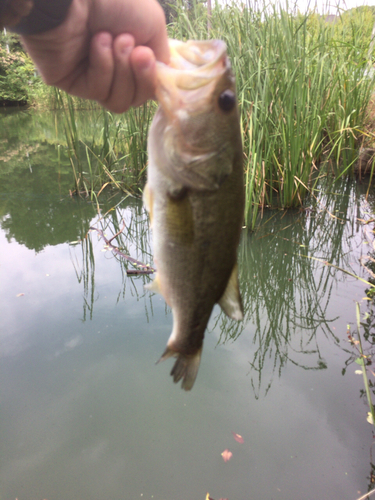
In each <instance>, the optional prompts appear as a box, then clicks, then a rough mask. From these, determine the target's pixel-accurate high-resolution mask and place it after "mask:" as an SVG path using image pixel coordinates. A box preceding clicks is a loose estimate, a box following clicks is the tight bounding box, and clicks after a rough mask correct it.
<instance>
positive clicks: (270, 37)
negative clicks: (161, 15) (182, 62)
mask: <svg viewBox="0 0 375 500" xmlns="http://www.w3.org/2000/svg"><path fill="white" fill-rule="evenodd" d="M173 9H174V11H175V15H174V16H173V19H172V22H171V23H170V25H169V27H168V29H169V36H170V37H171V38H178V39H181V40H184V39H205V38H207V36H208V37H209V38H221V39H223V40H225V42H226V43H227V46H228V52H229V55H230V58H231V61H232V66H233V69H234V72H235V75H236V80H237V91H238V99H239V104H240V108H241V115H242V130H243V142H244V173H245V189H246V207H245V224H246V226H248V227H250V228H254V227H255V223H256V220H257V215H258V212H259V210H263V208H264V207H266V206H271V207H275V206H280V207H282V208H287V207H296V206H300V205H302V204H303V203H304V200H305V197H306V196H307V195H308V194H309V193H311V192H312V190H313V189H314V186H315V184H316V182H317V179H319V175H315V174H316V173H317V172H318V173H319V174H320V175H328V174H333V175H334V176H335V177H336V178H337V179H339V178H340V177H342V176H344V175H353V172H354V165H355V163H356V161H357V158H358V152H359V147H360V146H361V145H362V144H363V143H364V142H365V140H367V139H368V137H369V136H370V135H371V137H372V138H373V134H366V132H365V122H366V110H367V108H368V104H369V101H370V98H371V94H372V91H373V89H374V81H373V78H370V75H371V72H370V69H371V67H370V63H369V62H368V57H367V55H368V54H367V52H368V48H369V44H370V33H369V32H368V31H369V28H368V23H369V21H368V19H369V16H368V15H367V14H366V15H363V13H359V14H358V15H357V16H356V14H355V12H354V13H353V12H352V13H351V14H350V16H349V15H347V16H344V15H342V16H341V17H338V18H337V22H336V23H327V22H326V21H325V19H324V17H322V16H318V15H317V14H316V13H314V12H309V13H306V14H301V13H299V12H296V11H295V10H293V8H288V6H286V7H285V8H282V7H281V6H280V5H279V4H274V5H272V4H268V3H267V2H266V1H265V2H263V3H259V2H256V3H255V4H252V2H251V1H247V2H246V4H242V5H241V6H239V5H238V4H235V3H232V4H229V5H225V6H223V5H221V4H218V3H217V4H216V6H215V8H213V10H212V14H211V16H210V26H209V33H208V32H207V29H208V28H207V26H208V25H207V16H206V15H205V10H204V9H203V6H202V5H201V4H195V3H194V4H193V5H192V8H189V9H187V8H186V6H185V4H184V3H183V2H182V3H181V2H180V3H179V2H178V1H177V0H176V2H174V5H173ZM197 9H198V10H199V12H198V10H197ZM366 12H367V11H366ZM369 12H370V14H371V16H372V11H369ZM361 26H362V27H363V29H360V27H361ZM64 99H66V101H67V106H68V112H67V113H66V119H67V131H68V135H69V140H68V144H69V150H70V151H71V161H72V166H73V172H74V178H75V184H76V192H81V191H83V192H86V193H87V192H92V191H93V190H95V191H96V193H98V192H100V190H101V189H102V187H103V186H105V187H107V186H113V187H115V188H116V189H122V190H124V191H126V192H130V193H132V194H138V193H140V191H141V190H142V188H143V183H144V180H145V168H146V163H147V152H146V150H147V133H148V130H149V126H150V123H151V120H152V117H153V114H154V111H155V108H156V106H155V105H154V103H148V104H145V105H144V106H143V107H141V108H138V109H132V110H130V111H128V112H127V113H125V114H124V115H121V116H116V117H115V116H113V115H112V114H111V113H109V112H107V111H103V112H102V114H101V115H100V119H97V113H96V115H94V116H95V120H97V121H96V122H95V124H94V126H95V129H96V130H97V128H98V127H99V126H100V127H101V132H100V135H99V136H98V135H96V136H95V140H94V141H93V142H91V143H90V142H88V141H87V140H86V139H85V140H83V139H82V137H80V134H81V132H80V131H79V130H77V129H76V127H75V123H74V120H75V117H74V110H72V109H71V108H72V107H74V101H72V100H71V99H72V98H70V100H69V98H67V97H64ZM65 107H66V105H65ZM100 124H101V125H100ZM82 148H83V149H82ZM323 160H324V161H323Z"/></svg>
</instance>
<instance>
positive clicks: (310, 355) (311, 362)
mask: <svg viewBox="0 0 375 500" xmlns="http://www.w3.org/2000/svg"><path fill="white" fill-rule="evenodd" d="M335 188H336V190H337V191H336V192H332V191H331V192H327V193H326V194H325V195H324V196H322V198H321V199H320V205H321V206H322V207H325V209H324V210H314V209H312V208H311V209H308V210H306V211H304V212H296V211H289V212H280V211H270V212H266V213H265V215H264V218H263V221H262V224H261V226H260V227H259V228H258V230H257V231H256V232H255V233H249V234H246V233H245V234H244V235H243V239H242V243H241V246H240V250H239V270H240V286H241V292H242V297H243V302H244V310H245V320H244V322H243V323H242V324H241V323H240V324H238V323H234V322H232V321H230V320H228V319H227V318H225V317H221V324H220V328H221V336H220V342H224V343H225V342H228V341H233V340H235V339H236V338H238V337H239V335H240V334H241V333H242V332H243V331H244V330H245V329H248V325H251V330H252V335H253V344H254V346H255V350H254V354H253V358H252V360H251V361H250V365H251V368H252V370H251V372H250V373H251V381H252V386H253V388H254V391H255V393H256V394H257V395H259V391H260V389H261V384H262V382H263V381H262V370H263V367H264V364H265V363H266V362H267V360H270V361H269V362H271V363H273V373H278V374H280V373H281V370H282V368H283V367H284V366H285V365H286V364H287V362H288V361H289V362H291V363H293V364H295V365H298V366H300V367H301V368H303V369H305V370H321V369H325V368H326V367H327V363H326V361H325V359H324V358H323V356H322V354H321V352H320V349H319V342H318V338H319V336H318V335H317V333H320V332H321V333H323V334H324V335H325V336H326V337H327V338H330V339H331V340H332V341H333V342H334V343H335V344H337V345H338V343H339V339H338V337H337V336H336V335H335V333H334V331H333V329H332V327H331V325H332V323H333V322H334V321H335V320H336V319H337V317H338V314H336V313H333V314H332V312H329V304H330V299H331V294H332V290H333V288H334V287H336V286H337V283H338V282H341V284H340V286H344V285H343V283H344V282H345V281H347V276H346V275H345V274H343V273H342V272H341V271H340V270H339V269H335V268H332V267H330V266H327V265H324V263H323V262H325V261H326V262H328V263H330V264H333V265H334V266H337V267H338V268H341V269H344V270H347V271H351V272H353V273H355V274H358V267H359V266H358V261H357V262H356V264H357V265H356V266H355V267H356V269H357V270H355V269H353V268H352V264H353V255H354V254H355V253H356V252H357V251H358V248H359V242H358V239H356V235H357V233H358V231H359V230H360V227H359V226H358V224H356V222H355V217H356V213H357V210H358V209H359V206H358V205H357V206H356V205H353V204H352V203H353V200H354V199H355V187H353V185H352V184H349V183H347V182H346V181H343V182H342V183H341V185H340V186H337V185H336V186H335ZM337 193H340V194H337ZM342 193H344V194H342ZM317 259H319V260H317ZM354 260H355V259H354ZM322 261H323V262H322ZM331 309H332V308H331ZM301 355H302V356H301ZM272 380H273V377H271V379H270V380H269V381H268V383H267V385H266V389H265V390H266V392H267V391H268V390H269V388H270V386H271V383H272Z"/></svg>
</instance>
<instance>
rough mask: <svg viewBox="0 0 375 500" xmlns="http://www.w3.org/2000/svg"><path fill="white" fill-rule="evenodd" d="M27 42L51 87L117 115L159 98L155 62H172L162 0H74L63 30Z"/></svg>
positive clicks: (33, 57) (59, 28) (43, 34)
mask: <svg viewBox="0 0 375 500" xmlns="http://www.w3.org/2000/svg"><path fill="white" fill-rule="evenodd" d="M22 41H23V44H24V46H25V48H26V50H27V51H28V53H29V54H30V56H31V58H32V59H33V60H34V62H35V64H36V66H37V68H38V70H39V72H40V74H41V75H42V77H43V80H44V81H45V82H46V83H47V84H48V85H54V86H56V87H59V88H61V89H63V90H65V91H66V92H69V93H70V94H73V95H76V96H79V97H83V98H87V99H92V100H96V101H98V102H99V103H100V104H101V105H103V106H104V107H106V108H107V109H109V110H110V111H113V112H116V113H122V112H124V111H126V110H127V109H128V108H129V107H130V106H138V105H140V104H142V103H143V102H144V101H146V100H147V99H149V98H152V97H154V88H155V82H156V66H155V60H156V59H157V60H160V61H163V62H168V59H169V48H168V41H167V33H166V26H165V18H164V13H163V10H162V8H161V7H160V5H159V4H158V2H157V1H156V0H73V2H72V4H71V6H70V9H69V11H68V14H67V17H66V19H65V21H64V22H63V23H62V24H61V25H60V26H58V27H57V28H54V29H51V30H49V31H46V32H44V33H40V34H38V35H29V36H24V37H22Z"/></svg>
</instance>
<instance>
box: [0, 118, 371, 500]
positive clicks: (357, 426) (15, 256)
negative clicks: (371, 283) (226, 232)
mask: <svg viewBox="0 0 375 500" xmlns="http://www.w3.org/2000/svg"><path fill="white" fill-rule="evenodd" d="M0 119H1V120H2V129H1V130H2V132H1V133H2V138H1V142H0V157H1V159H0V162H1V163H0V181H1V182H0V215H1V219H0V226H1V231H0V249H1V263H0V294H1V298H0V304H1V306H0V309H1V330H0V345H1V408H2V409H1V422H0V428H1V441H0V498H1V499H2V500H14V499H15V498H17V499H18V500H34V499H35V500H40V499H46V500H69V499H72V500H73V499H77V498H79V499H80V500H86V499H87V500H93V499H101V498H110V499H111V500H117V499H118V500H120V499H126V500H127V499H130V500H133V499H142V500H144V499H147V500H148V499H154V500H177V499H178V500H191V499H194V500H200V499H202V500H204V499H205V498H206V493H207V492H209V493H210V496H211V497H212V498H214V499H215V500H218V499H219V498H228V499H229V500H255V499H256V500H258V499H260V498H262V499H270V500H271V499H272V500H291V499H299V498H304V499H310V500H322V499H330V500H336V499H337V500H343V499H356V498H358V497H359V496H360V495H361V494H364V493H365V492H366V491H367V490H368V488H369V487H371V477H370V476H371V470H372V463H373V460H372V456H371V450H372V442H373V435H372V427H371V425H370V424H369V423H367V422H366V415H367V412H368V407H367V405H366V404H365V400H364V398H363V397H361V391H363V389H364V387H363V379H362V376H359V375H356V374H355V373H354V372H355V370H356V369H358V365H356V364H355V363H353V360H354V357H355V356H352V355H351V353H352V352H353V347H352V346H351V345H350V344H349V343H348V341H347V325H348V324H349V325H350V328H351V332H352V333H354V332H355V328H356V326H355V323H356V313H355V302H356V301H359V302H360V304H361V311H362V314H364V313H365V312H370V313H372V306H371V304H370V303H369V302H368V301H365V300H362V299H363V298H364V297H365V289H366V288H367V286H366V285H365V284H364V283H362V282H360V281H358V280H357V279H355V278H354V277H352V276H350V275H349V274H346V273H344V272H343V271H342V270H340V269H338V268H341V269H344V270H346V271H348V272H350V273H354V274H356V275H358V276H361V277H363V278H365V279H368V277H369V275H368V273H367V272H365V270H364V269H363V267H362V266H361V265H360V258H363V259H366V258H367V256H368V255H371V254H372V252H373V234H372V229H373V223H369V224H366V225H363V224H362V223H361V222H359V221H358V218H360V219H366V220H370V219H371V218H372V216H373V213H374V209H373V204H372V202H371V198H370V202H369V203H367V202H366V201H365V199H364V196H363V195H361V194H360V193H359V192H358V188H357V187H356V185H355V184H353V183H345V182H343V183H342V184H340V185H339V186H334V187H332V189H327V192H326V194H325V195H320V197H319V200H320V205H318V209H317V210H313V211H308V212H297V211H290V212H287V213H284V212H265V213H264V216H263V220H262V223H261V226H260V228H259V229H258V230H257V231H256V232H255V233H252V234H246V233H245V232H244V234H243V238H242V242H241V246H240V249H239V269H240V282H241V290H242V294H243V299H244V305H245V316H246V318H245V321H244V322H243V323H241V324H236V323H234V322H232V321H228V320H227V319H226V318H224V317H223V316H222V315H221V314H220V311H219V308H216V309H215V310H214V313H213V315H212V318H211V321H210V324H209V328H208V332H207V334H206V339H205V343H204V350H203V356H202V363H201V367H200V370H199V374H198V378H197V382H196V384H195V386H194V389H193V391H192V392H191V393H186V392H185V391H182V390H181V389H180V388H179V387H178V386H175V385H174V384H173V382H172V379H171V378H170V376H169V371H170V369H171V367H172V362H168V361H166V362H165V363H162V364H159V365H157V366H156V365H155V362H156V361H157V359H158V358H159V357H160V355H161V354H162V352H163V351H164V348H165V344H166V342H167V339H168V337H169V334H170V331H171V326H172V317H171V313H170V310H169V309H168V308H167V307H166V306H165V303H164V301H163V299H162V298H161V297H159V296H157V295H153V294H150V292H146V291H145V290H144V284H145V283H146V282H148V280H149V278H148V277H147V276H140V277H127V276H126V267H127V263H124V262H123V261H121V260H120V259H118V258H116V257H115V256H114V255H113V254H112V252H111V251H109V250H108V249H106V247H105V243H104V241H103V240H102V239H101V238H100V237H99V236H98V233H97V232H96V231H89V228H90V226H94V227H97V228H101V229H103V230H104V231H105V233H106V235H107V237H108V238H109V237H110V236H111V234H114V233H116V232H117V230H118V229H121V228H122V220H124V221H125V225H126V229H125V230H124V232H123V234H122V235H121V236H120V237H119V239H117V240H114V241H113V243H114V244H117V245H120V246H121V248H122V250H123V251H124V252H125V253H127V254H128V255H131V256H132V257H135V258H137V259H139V260H141V261H143V262H152V237H151V235H150V232H149V226H148V219H147V215H146V213H145V212H144V209H143V208H142V205H141V203H140V202H139V201H137V200H134V199H131V198H127V199H121V197H114V198H112V199H109V200H107V201H106V203H103V205H102V206H101V207H100V208H101V214H102V215H104V214H105V213H106V211H107V210H108V209H109V208H110V207H115V206H116V209H115V210H112V211H111V212H109V214H108V215H107V216H106V217H104V218H103V219H101V220H99V217H98V214H97V207H96V206H95V205H94V204H92V203H90V202H89V201H87V200H77V199H75V198H71V197H70V196H69V188H70V187H72V186H71V183H72V180H71V175H70V171H69V165H68V162H67V159H66V158H65V157H64V154H63V150H62V148H60V147H59V144H60V142H61V141H62V139H61V138H58V137H56V135H54V133H53V123H54V117H53V116H52V115H43V116H42V117H40V115H36V114H35V113H34V114H27V113H26V114H25V113H22V114H20V113H15V114H12V115H8V114H7V115H4V116H2V117H1V118H0ZM48 124H50V127H48ZM38 127H39V128H38ZM334 190H336V193H335V192H334ZM338 193H339V194H338ZM323 206H326V207H328V209H329V212H330V213H328V212H327V211H326V210H323V209H319V207H320V208H321V207H323ZM86 235H88V236H86ZM315 259H319V260H315ZM325 262H329V263H330V264H333V265H334V266H337V267H332V266H328V265H326V264H325ZM370 318H373V316H372V314H370ZM369 321H370V320H369ZM372 331H373V330H372ZM370 338H371V337H370ZM232 432H234V433H238V434H240V435H241V436H242V437H243V439H244V443H243V444H240V443H238V442H236V441H235V439H234V437H233V435H232ZM225 449H229V450H230V451H231V452H232V453H233V456H232V458H231V460H230V461H229V462H227V463H225V462H224V460H223V458H222V456H221V453H222V452H223V451H224V450H225Z"/></svg>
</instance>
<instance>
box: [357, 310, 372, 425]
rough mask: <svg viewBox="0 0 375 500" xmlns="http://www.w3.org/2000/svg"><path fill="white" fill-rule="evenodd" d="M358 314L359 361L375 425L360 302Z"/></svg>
mask: <svg viewBox="0 0 375 500" xmlns="http://www.w3.org/2000/svg"><path fill="white" fill-rule="evenodd" d="M356 314H357V329H358V330H357V333H358V350H359V353H360V355H361V357H360V358H358V360H357V362H358V364H359V365H360V366H361V367H362V374H363V383H364V385H365V390H366V397H367V403H368V405H369V407H370V414H371V417H372V422H373V425H375V409H374V405H373V404H372V399H371V391H370V385H369V381H368V378H367V371H366V364H365V359H366V357H365V355H364V354H363V349H362V341H361V334H360V329H361V313H360V309H359V304H358V302H356Z"/></svg>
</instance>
